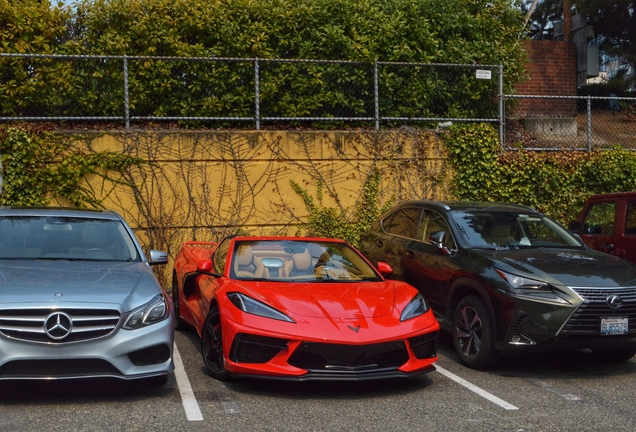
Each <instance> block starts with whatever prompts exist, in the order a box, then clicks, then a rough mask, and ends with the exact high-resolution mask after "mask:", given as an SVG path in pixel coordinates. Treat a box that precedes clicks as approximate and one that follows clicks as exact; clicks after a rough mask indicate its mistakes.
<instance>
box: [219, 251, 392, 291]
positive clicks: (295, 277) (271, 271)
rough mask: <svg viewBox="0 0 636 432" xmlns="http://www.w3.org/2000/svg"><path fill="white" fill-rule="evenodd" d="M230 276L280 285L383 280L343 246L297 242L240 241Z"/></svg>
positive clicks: (363, 261)
mask: <svg viewBox="0 0 636 432" xmlns="http://www.w3.org/2000/svg"><path fill="white" fill-rule="evenodd" d="M231 265H232V269H231V272H230V274H231V277H232V278H234V279H241V280H272V281H280V282H324V283H328V282H361V281H373V282H377V281H379V280H381V279H380V277H379V275H378V274H377V273H376V271H375V270H374V269H373V268H372V267H371V266H370V265H369V264H367V262H366V261H365V260H364V259H363V258H362V257H361V256H360V255H359V254H358V253H357V252H356V251H354V250H353V249H352V248H350V247H349V246H347V245H346V244H344V243H335V242H321V241H294V240H253V241H251V240H250V241H240V242H236V243H235V245H234V251H233V255H232V261H231Z"/></svg>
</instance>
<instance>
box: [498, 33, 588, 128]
mask: <svg viewBox="0 0 636 432" xmlns="http://www.w3.org/2000/svg"><path fill="white" fill-rule="evenodd" d="M524 47H525V49H526V51H527V53H528V63H527V64H526V68H527V75H528V79H527V80H526V81H525V82H522V83H519V84H517V85H516V86H515V89H516V90H517V93H518V94H519V95H542V96H576V51H575V47H574V44H573V43H569V42H554V41H534V40H532V41H525V42H524ZM509 116H510V117H517V118H528V117H574V116H576V101H575V100H574V99H571V100H568V99H520V100H517V101H516V106H515V107H514V108H513V111H512V112H510V113H509Z"/></svg>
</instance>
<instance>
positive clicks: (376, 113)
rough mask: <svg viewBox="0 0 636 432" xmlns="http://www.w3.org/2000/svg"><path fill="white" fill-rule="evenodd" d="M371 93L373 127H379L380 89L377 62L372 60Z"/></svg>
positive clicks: (377, 128)
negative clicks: (372, 99) (372, 98)
mask: <svg viewBox="0 0 636 432" xmlns="http://www.w3.org/2000/svg"><path fill="white" fill-rule="evenodd" d="M373 95H374V101H373V103H374V105H375V106H374V110H375V111H374V116H375V129H376V130H379V129H380V90H379V87H378V62H377V61H376V62H373Z"/></svg>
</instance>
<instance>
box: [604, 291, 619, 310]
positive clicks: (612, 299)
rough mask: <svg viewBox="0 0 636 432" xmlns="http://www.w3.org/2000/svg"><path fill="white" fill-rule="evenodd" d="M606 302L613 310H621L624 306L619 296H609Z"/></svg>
mask: <svg viewBox="0 0 636 432" xmlns="http://www.w3.org/2000/svg"><path fill="white" fill-rule="evenodd" d="M605 301H606V302H607V305H608V306H609V307H610V309H612V310H619V309H620V308H621V306H623V299H622V298H620V297H619V296H617V295H611V296H608V297H607V298H606V299H605Z"/></svg>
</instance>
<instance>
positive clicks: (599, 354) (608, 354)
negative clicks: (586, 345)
mask: <svg viewBox="0 0 636 432" xmlns="http://www.w3.org/2000/svg"><path fill="white" fill-rule="evenodd" d="M592 353H594V357H596V358H598V359H599V360H602V361H606V362H615V363H619V362H625V361H627V360H629V359H631V358H632V357H634V355H636V347H629V348H612V349H595V350H592Z"/></svg>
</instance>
